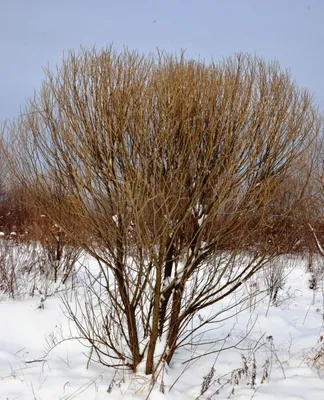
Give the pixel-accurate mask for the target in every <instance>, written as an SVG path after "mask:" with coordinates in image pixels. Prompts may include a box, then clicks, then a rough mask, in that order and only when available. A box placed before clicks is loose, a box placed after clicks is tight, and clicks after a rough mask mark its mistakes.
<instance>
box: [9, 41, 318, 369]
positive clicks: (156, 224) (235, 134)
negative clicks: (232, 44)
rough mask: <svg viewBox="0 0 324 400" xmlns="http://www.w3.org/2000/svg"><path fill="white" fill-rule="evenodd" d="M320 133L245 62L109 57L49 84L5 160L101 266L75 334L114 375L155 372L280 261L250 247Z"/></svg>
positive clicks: (294, 98) (304, 98)
mask: <svg viewBox="0 0 324 400" xmlns="http://www.w3.org/2000/svg"><path fill="white" fill-rule="evenodd" d="M319 125H320V123H319V118H318V115H317V110H316V109H315V108H314V107H313V104H312V100H311V96H310V95H309V94H308V92H307V91H305V90H301V89H298V88H297V87H296V86H295V84H294V83H292V82H291V80H290V77H289V75H288V74H287V73H286V72H284V71H281V70H280V68H279V66H278V65H277V63H266V62H264V61H263V60H261V59H259V58H256V57H250V56H248V55H242V54H239V55H237V56H235V57H233V58H229V59H227V60H225V61H223V62H221V63H219V64H216V63H212V64H210V65H206V64H204V63H203V62H200V61H193V60H186V59H185V57H184V55H180V56H179V57H177V56H169V55H165V54H160V53H159V54H158V55H157V56H154V55H151V56H148V57H144V56H141V55H139V54H137V53H131V52H129V51H127V50H126V51H124V52H122V53H121V54H118V53H116V52H115V51H114V50H113V49H112V48H108V49H106V50H102V51H100V52H97V51H95V50H94V51H82V52H81V53H80V54H77V55H76V54H74V53H71V54H70V55H69V57H68V58H67V59H66V60H64V62H63V65H62V67H61V68H59V69H58V71H57V73H56V74H55V75H54V74H52V73H50V72H49V71H48V72H47V79H46V81H45V82H44V84H43V85H42V88H41V90H40V92H39V93H38V94H37V95H36V96H35V98H34V99H32V100H30V104H29V106H28V108H27V110H26V111H25V113H24V114H23V115H22V116H21V118H20V119H19V120H18V121H16V122H13V123H12V124H11V125H9V126H8V127H7V130H6V133H5V135H6V137H7V138H8V141H7V142H8V143H7V146H8V147H6V148H5V149H4V151H5V152H6V154H7V160H8V162H9V167H10V169H11V172H12V173H13V174H14V176H15V177H16V179H17V180H18V181H19V183H20V184H21V185H23V186H25V187H26V190H28V191H29V195H30V198H32V199H34V202H35V204H36V205H37V207H40V208H41V209H43V210H45V213H46V215H47V217H48V218H49V219H51V220H52V221H53V222H54V223H56V224H57V225H58V227H59V228H60V229H61V230H62V231H63V232H64V233H65V234H66V235H68V236H69V237H71V238H72V237H73V239H74V240H76V241H77V242H78V243H79V244H80V245H81V246H82V247H83V249H84V250H86V251H87V252H88V253H90V254H91V255H92V256H94V257H95V258H96V259H97V260H98V261H99V263H100V266H101V277H100V282H101V283H102V281H103V283H102V284H101V285H100V287H101V291H100V292H98V293H100V295H97V303H98V304H99V310H98V309H96V308H92V309H89V310H88V312H87V313H86V316H85V319H81V320H80V321H78V326H79V329H80V332H81V333H83V334H85V337H86V338H87V339H88V340H89V341H90V344H91V346H92V347H93V349H94V350H95V351H96V352H97V353H98V354H99V355H101V356H102V357H103V356H105V357H106V358H108V359H109V360H110V361H109V362H107V364H109V365H115V366H125V365H126V366H128V367H130V368H132V369H133V370H134V371H135V370H136V369H137V367H138V365H139V364H140V363H141V362H145V371H146V373H147V374H151V373H154V371H156V369H157V368H158V367H159V365H161V363H162V362H164V361H166V362H168V363H169V362H170V361H171V359H172V357H173V355H174V353H175V351H176V349H177V348H178V347H179V346H180V345H181V344H183V342H184V341H185V338H186V332H187V329H189V326H190V323H191V321H192V319H193V318H194V316H195V315H197V314H198V313H199V312H201V310H203V309H205V308H206V307H208V306H211V305H213V304H214V303H216V302H218V301H220V300H221V299H223V298H224V297H226V296H228V295H230V294H232V293H233V292H234V291H235V290H236V289H237V288H239V287H240V286H241V285H242V283H244V282H245V281H247V280H248V279H249V278H250V277H251V276H252V275H253V274H254V273H255V272H256V271H258V270H259V269H260V268H262V267H263V266H264V265H265V264H266V263H267V262H268V261H269V260H270V259H271V257H272V256H274V255H276V254H277V253H278V250H277V249H275V248H273V247H271V246H267V245H266V243H265V242H264V241H263V242H262V243H261V244H260V245H258V246H251V244H253V241H252V239H253V238H255V237H257V236H258V233H260V232H262V231H263V230H264V228H265V226H264V224H266V223H267V216H268V211H269V210H270V206H271V205H272V204H273V203H274V200H275V196H276V189H277V188H278V187H279V186H280V185H282V183H283V182H284V181H285V180H286V179H289V178H290V177H291V176H292V175H295V174H298V168H301V165H302V163H300V162H299V161H300V160H301V159H302V157H303V155H304V154H305V152H306V151H308V149H309V145H310V144H311V142H312V140H313V139H314V138H315V137H316V135H317V133H318V130H319ZM57 186H58V187H60V188H63V189H64V191H65V193H66V197H65V201H64V202H62V201H60V200H56V199H55V196H53V195H52V193H53V188H55V187H57ZM301 195H302V192H301ZM48 199H51V200H50V201H51V207H49V208H48V207H47V205H48V201H49V200H48ZM49 210H50V211H49ZM284 211H285V210H283V212H284ZM255 216H257V219H255ZM71 221H74V223H75V225H74V226H73V229H72V228H71ZM251 221H254V222H253V225H252V224H251ZM233 238H234V240H233ZM224 248H227V249H229V251H228V252H227V253H226V254H225V253H222V252H221V250H222V249H224ZM244 250H249V251H250V254H249V257H243V258H240V263H239V262H238V257H241V256H240V254H239V253H240V252H242V251H244ZM96 279H97V278H96ZM92 293H93V294H95V292H92ZM100 321H104V323H103V324H101V323H100ZM205 323H207V321H205V322H202V323H201V324H202V325H203V324H205ZM84 327H86V328H87V329H88V328H89V327H91V329H92V330H93V332H92V334H91V335H88V334H87V331H86V330H84V329H83V328H84ZM158 344H160V345H159V346H158ZM161 346H162V349H161Z"/></svg>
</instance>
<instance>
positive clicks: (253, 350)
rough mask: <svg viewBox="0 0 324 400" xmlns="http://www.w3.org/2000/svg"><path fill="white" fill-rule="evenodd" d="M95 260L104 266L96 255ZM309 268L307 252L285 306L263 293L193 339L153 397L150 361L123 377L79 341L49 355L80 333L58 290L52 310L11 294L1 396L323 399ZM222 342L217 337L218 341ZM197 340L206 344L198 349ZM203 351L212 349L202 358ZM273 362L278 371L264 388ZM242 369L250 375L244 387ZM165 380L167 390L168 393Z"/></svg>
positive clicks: (3, 334)
mask: <svg viewBox="0 0 324 400" xmlns="http://www.w3.org/2000/svg"><path fill="white" fill-rule="evenodd" d="M88 262H89V263H90V267H91V266H93V268H96V265H95V261H94V260H91V259H89V261H88ZM306 264H307V263H306V260H304V259H303V258H298V259H297V261H296V267H295V268H294V269H293V270H292V271H290V273H289V275H288V276H287V282H286V284H285V287H284V289H283V290H281V291H280V292H279V298H278V301H277V303H278V306H277V307H275V306H270V307H269V297H268V296H267V295H266V294H265V293H260V295H259V296H258V297H257V298H256V299H255V301H253V302H250V303H249V302H245V303H243V304H241V305H240V306H237V308H236V309H235V310H236V311H238V312H239V313H238V314H237V315H235V316H233V317H232V318H227V317H230V315H232V314H233V310H232V311H228V312H226V313H225V314H222V315H221V317H220V318H221V319H222V321H219V322H218V323H217V324H214V325H213V326H212V327H208V329H207V328H206V330H205V331H204V332H201V334H200V336H196V337H195V338H193V343H192V344H191V345H190V346H188V347H186V348H182V349H181V350H179V351H178V352H177V353H176V354H175V356H174V359H173V360H172V362H171V365H170V366H167V367H165V370H164V371H163V372H161V374H160V376H159V379H158V382H157V383H156V385H155V387H154V388H153V390H152V391H151V393H150V395H149V397H148V393H149V391H150V377H147V376H145V375H144V366H142V368H141V366H140V368H138V371H137V374H135V375H132V374H131V373H130V372H124V373H121V372H120V373H118V374H115V372H114V371H113V370H111V369H108V368H106V367H103V366H101V365H100V364H96V363H94V362H90V364H89V368H88V369H87V355H88V349H87V348H86V347H85V346H84V345H83V344H82V343H80V342H78V341H77V340H67V341H64V342H63V343H61V344H59V345H57V346H56V347H55V348H54V349H53V350H52V351H51V352H50V353H49V354H48V355H46V352H47V350H48V348H49V347H50V346H51V345H53V343H54V344H56V343H57V342H59V341H60V340H61V338H62V337H66V335H67V334H68V335H69V336H71V335H73V334H74V333H75V328H74V326H73V324H71V323H69V322H68V320H67V318H66V316H65V315H64V309H62V302H61V300H60V298H59V295H53V296H50V297H48V298H46V299H45V300H44V301H43V302H42V303H43V305H44V308H40V307H39V306H40V303H41V296H38V297H33V298H29V299H27V300H24V301H22V300H9V299H5V298H2V300H1V301H0V321H1V329H0V399H1V400H2V399H4V400H5V399H8V400H13V399H23V400H35V399H37V400H54V399H55V400H57V399H61V400H72V399H80V400H104V399H107V400H108V399H109V400H121V399H123V400H130V399H133V400H134V399H135V400H136V399H141V400H144V399H146V398H149V399H153V400H175V399H177V400H194V399H197V398H199V399H201V400H203V399H204V400H207V399H213V400H214V399H221V400H222V399H228V398H232V399H238V400H250V399H252V398H253V399H260V400H283V399H285V400H286V399H288V400H322V399H323V398H324V381H323V380H322V378H321V376H322V374H324V368H323V371H321V370H320V369H319V368H318V365H315V364H314V362H312V359H313V358H314V356H315V355H316V354H317V353H318V351H319V350H320V349H321V348H322V347H323V346H324V344H322V341H323V338H322V339H321V335H324V327H323V324H324V322H323V297H322V292H321V289H320V288H319V289H317V291H316V292H314V290H311V289H309V279H310V274H309V273H307V272H306ZM318 286H320V285H318ZM241 290H242V293H236V294H235V295H234V296H233V297H231V298H230V299H226V301H225V299H224V300H223V301H222V303H219V304H217V305H216V306H214V307H213V308H209V309H208V310H205V311H204V312H201V313H200V315H199V317H198V316H197V319H201V320H204V319H206V318H207V317H208V315H210V314H212V313H214V312H217V310H220V309H225V308H226V307H228V306H229V305H230V304H231V302H233V304H234V302H235V300H237V299H238V298H239V297H240V296H242V295H243V291H244V290H246V288H245V289H244V287H242V289H241ZM71 299H72V297H71ZM71 301H73V300H71ZM211 328H212V329H211ZM215 339H217V340H218V342H217V343H216V344H211V343H210V342H211V341H212V340H215ZM198 342H200V343H202V342H205V344H204V345H203V346H202V347H198V346H197V345H196V344H197V343H198ZM239 342H240V343H239ZM238 343H239V344H238ZM159 348H161V349H163V341H162V342H161V343H159V344H158V349H157V350H158V351H159ZM224 349H227V350H224ZM219 350H223V351H221V352H219ZM204 353H210V354H209V355H208V356H206V357H203V358H199V356H200V355H202V354H204ZM242 356H244V357H245V360H246V365H247V372H246V373H245V374H244V373H242V371H241V370H242V367H243V361H244V358H243V357H242ZM197 357H198V358H197ZM254 358H255V361H254ZM190 359H191V361H188V360H190ZM254 363H255V367H254V366H253V365H254ZM266 365H268V375H269V376H268V378H265V379H264V383H262V384H261V380H262V376H263V375H264V373H265V369H266V368H267V367H266ZM212 367H213V368H214V369H215V370H214V373H213V377H212V378H211V380H212V381H213V382H214V383H213V384H212V385H211V386H210V387H209V389H208V390H207V391H206V392H205V393H204V395H202V396H200V397H199V395H200V393H201V388H202V382H203V380H204V377H206V376H208V374H210V371H211V369H212ZM254 369H255V373H256V378H255V381H256V382H255V384H253V383H252V381H253V370H254ZM239 371H241V372H240V374H241V376H240V378H239V379H238V381H239V382H238V385H235V380H236V378H235V377H237V376H238V374H239ZM162 376H163V383H164V391H165V393H164V394H163V393H161V392H160V387H161V377H162ZM112 383H113V384H112ZM109 388H110V389H111V390H110V389H109ZM170 388H171V390H170ZM233 388H234V393H233V394H231V392H232V391H233ZM108 389H109V391H110V393H108V392H107V391H108ZM216 393H218V394H216Z"/></svg>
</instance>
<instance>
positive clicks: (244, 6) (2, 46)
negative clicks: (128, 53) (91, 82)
mask: <svg viewBox="0 0 324 400" xmlns="http://www.w3.org/2000/svg"><path fill="white" fill-rule="evenodd" d="M111 43H113V44H114V47H115V48H116V49H117V50H121V49H123V47H125V46H126V47H128V48H129V49H132V50H138V51H140V52H144V53H148V52H151V51H153V52H154V51H155V50H156V49H157V48H159V49H163V50H166V51H170V52H179V51H181V49H184V50H186V55H187V57H193V58H198V57H199V58H203V59H204V60H205V61H206V62H208V61H209V60H211V59H212V58H213V59H214V60H219V59H222V58H223V57H226V56H230V55H233V54H234V53H236V52H249V53H252V54H256V55H258V56H262V57H264V58H265V59H267V60H273V59H276V60H278V61H279V63H280V64H281V66H282V67H283V68H285V69H289V70H290V72H291V75H292V77H293V78H294V79H295V80H296V82H297V84H298V85H300V86H303V87H306V88H308V89H309V90H310V92H311V93H312V94H313V95H314V100H315V103H316V104H318V105H319V107H320V110H322V111H323V110H324V0H195V1H194V0H150V1H149V0H146V1H145V0H127V1H126V0H114V1H113V0H91V1H90V0H0V51H1V57H0V123H1V122H2V121H4V120H5V119H7V118H9V119H10V118H14V117H16V116H18V115H19V112H20V110H21V108H23V107H24V105H25V104H26V99H27V98H28V97H30V96H32V95H33V93H34V90H37V89H38V88H39V87H40V84H41V81H42V80H43V78H44V72H43V67H46V66H48V65H49V66H50V68H52V69H54V68H55V66H56V65H57V64H58V65H59V64H60V62H61V61H62V58H63V55H64V54H66V53H67V51H68V50H70V49H74V50H78V49H80V46H83V47H93V46H96V47H97V48H101V47H105V46H107V45H109V44H111Z"/></svg>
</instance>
